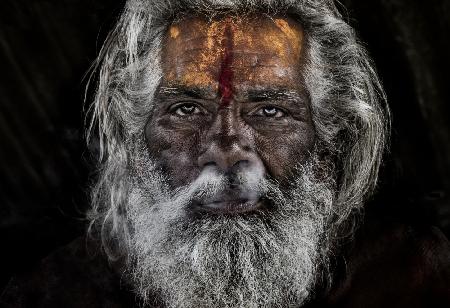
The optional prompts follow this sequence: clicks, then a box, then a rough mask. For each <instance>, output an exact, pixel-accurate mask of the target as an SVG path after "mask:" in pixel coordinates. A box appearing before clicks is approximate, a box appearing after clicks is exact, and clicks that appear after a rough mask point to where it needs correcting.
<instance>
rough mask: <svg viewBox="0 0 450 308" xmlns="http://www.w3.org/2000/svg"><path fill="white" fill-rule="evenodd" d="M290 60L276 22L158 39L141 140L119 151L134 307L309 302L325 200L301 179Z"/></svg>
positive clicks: (286, 30)
mask: <svg viewBox="0 0 450 308" xmlns="http://www.w3.org/2000/svg"><path fill="white" fill-rule="evenodd" d="M303 46H304V44H303V32H302V29H301V28H300V26H299V25H298V24H297V23H296V22H294V21H292V20H290V19H288V18H274V19H270V18H265V17H258V18H257V17H252V18H250V17H247V18H239V17H225V18H220V19H216V20H213V21H206V20H204V19H201V18H190V19H185V20H183V21H181V22H178V23H175V24H173V25H172V26H171V27H170V28H169V29H168V31H167V33H166V37H165V39H164V42H163V50H162V58H161V60H162V68H163V78H162V81H161V85H160V87H159V89H158V91H157V93H156V97H155V100H154V105H155V108H154V111H153V113H152V115H151V116H150V119H149V120H148V123H147V125H146V129H145V135H146V140H145V142H142V140H140V141H138V143H137V144H136V143H135V142H134V141H131V143H132V144H131V147H132V148H133V149H134V152H133V155H132V157H131V168H132V172H131V178H130V183H131V185H130V191H129V198H128V204H127V211H126V214H127V221H128V226H129V229H130V230H131V232H130V233H131V234H130V237H129V248H128V256H129V257H130V258H129V261H130V265H129V269H130V271H131V273H132V274H133V279H134V283H135V284H134V285H135V286H136V288H137V290H138V292H139V294H140V295H141V297H142V298H143V299H144V301H145V300H149V299H150V298H151V295H150V294H154V293H156V294H159V295H160V296H161V297H162V300H163V301H164V302H165V303H166V305H167V306H169V307H260V306H281V307H282V306H288V307H291V306H299V305H300V304H301V303H302V302H304V300H305V299H306V298H307V297H308V294H309V292H310V291H311V289H312V288H313V285H314V282H315V279H316V277H318V275H319V271H318V268H319V267H320V266H321V265H322V263H323V262H322V253H323V252H324V251H325V248H324V246H322V245H323V243H325V241H324V240H323V239H324V233H325V231H324V230H326V227H327V225H326V224H327V221H328V219H329V217H330V213H331V205H332V200H333V193H332V188H331V187H332V185H331V184H332V183H329V182H325V181H323V182H321V181H320V180H318V179H316V177H315V174H314V171H313V170H314V166H315V164H317V161H318V158H317V156H316V154H315V152H314V151H313V148H314V136H315V134H314V128H313V125H312V120H311V113H310V110H309V104H308V95H307V94H306V91H305V89H304V88H303V86H302V65H301V63H302V59H303V53H304V52H303ZM149 154H150V155H149ZM192 213H201V215H192Z"/></svg>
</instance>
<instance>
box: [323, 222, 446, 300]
mask: <svg viewBox="0 0 450 308" xmlns="http://www.w3.org/2000/svg"><path fill="white" fill-rule="evenodd" d="M345 261H346V276H345V278H344V279H343V280H342V281H341V283H340V286H339V287H338V288H337V289H336V290H335V292H334V293H333V295H332V296H331V302H332V303H334V304H336V305H335V306H337V307H363V306H364V307H450V244H449V241H448V240H447V238H446V237H445V236H444V234H443V233H442V232H441V231H440V230H439V229H437V228H435V227H413V226H407V225H393V224H390V225H375V226H367V227H364V228H362V229H361V230H360V232H358V235H357V236H356V238H355V243H354V246H353V247H352V251H351V253H350V254H349V256H348V257H347V258H346V260H345Z"/></svg>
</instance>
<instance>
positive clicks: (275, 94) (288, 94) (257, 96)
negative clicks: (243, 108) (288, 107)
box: [246, 89, 304, 102]
mask: <svg viewBox="0 0 450 308" xmlns="http://www.w3.org/2000/svg"><path fill="white" fill-rule="evenodd" d="M246 97H247V99H248V100H249V101H252V102H261V101H267V100H289V101H299V100H302V99H304V95H301V94H300V93H298V92H297V91H293V90H287V89H264V90H250V91H248V92H247V95H246Z"/></svg>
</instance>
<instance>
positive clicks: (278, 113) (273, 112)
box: [256, 106, 286, 118]
mask: <svg viewBox="0 0 450 308" xmlns="http://www.w3.org/2000/svg"><path fill="white" fill-rule="evenodd" d="M256 115H258V116H263V117H267V118H282V117H285V116H286V112H284V111H283V110H281V109H280V108H277V107H275V106H265V107H262V108H260V109H258V110H257V112H256Z"/></svg>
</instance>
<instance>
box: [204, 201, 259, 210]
mask: <svg viewBox="0 0 450 308" xmlns="http://www.w3.org/2000/svg"><path fill="white" fill-rule="evenodd" d="M261 206H262V203H261V201H260V200H259V199H235V200H216V201H213V202H208V203H204V204H197V206H196V208H197V209H198V210H200V211H203V212H209V213H213V214H242V213H247V212H252V211H256V210H258V209H259V208H261Z"/></svg>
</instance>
